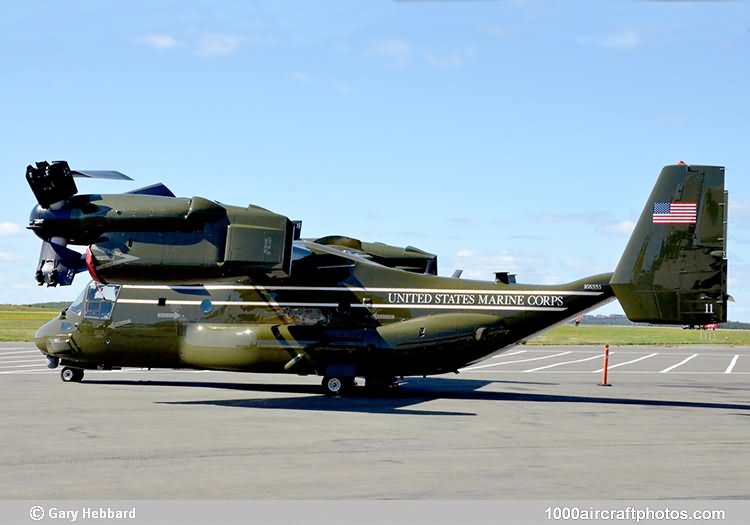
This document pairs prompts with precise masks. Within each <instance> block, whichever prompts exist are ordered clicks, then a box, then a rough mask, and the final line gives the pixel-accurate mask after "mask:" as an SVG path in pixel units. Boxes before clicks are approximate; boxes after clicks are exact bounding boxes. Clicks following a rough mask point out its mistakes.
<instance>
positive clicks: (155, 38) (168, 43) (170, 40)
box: [138, 34, 180, 49]
mask: <svg viewBox="0 0 750 525" xmlns="http://www.w3.org/2000/svg"><path fill="white" fill-rule="evenodd" d="M138 41H139V42H140V43H141V44H144V45H147V46H149V47H153V48H154V49H172V48H175V47H177V46H179V45H180V43H179V42H178V41H177V39H176V38H174V37H173V36H170V35H165V34H153V35H145V36H142V37H140V38H139V39H138Z"/></svg>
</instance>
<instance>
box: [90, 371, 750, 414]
mask: <svg viewBox="0 0 750 525" xmlns="http://www.w3.org/2000/svg"><path fill="white" fill-rule="evenodd" d="M86 382H88V383H93V384H105V385H131V386H169V387H190V388H214V389H223V390H241V391H255V392H277V393H290V394H304V395H303V396H297V397H279V398H249V399H205V400H195V401H157V402H156V403H157V404H165V405H214V406H225V407H237V408H256V409H274V410H312V411H327V412H362V413H376V414H399V415H423V416H476V415H477V414H476V413H474V412H458V411H445V410H418V409H413V408H405V407H409V406H413V405H417V404H419V403H424V402H427V401H434V400H437V399H455V400H464V401H497V402H502V401H506V402H507V401H511V402H518V401H523V402H534V403H589V404H598V405H621V406H645V407H666V408H696V409H719V410H736V411H742V412H739V413H737V415H750V405H746V404H737V403H715V402H701V401H675V400H661V399H637V398H618V397H593V396H573V395H570V396H568V395H559V394H534V393H522V392H494V391H484V390H479V389H480V388H482V387H484V386H487V385H490V384H504V383H505V384H507V383H511V384H515V385H519V384H521V385H553V386H554V385H556V384H557V383H539V382H525V381H494V380H477V379H448V378H430V379H409V381H408V382H407V383H406V384H404V385H403V386H402V387H401V388H398V389H395V390H393V391H387V392H384V393H381V394H373V393H371V392H368V391H367V390H365V389H364V388H355V389H354V390H353V391H352V392H351V393H350V394H348V395H347V396H346V397H333V398H332V397H327V396H324V395H320V388H319V387H318V386H316V385H283V384H246V383H223V382H198V381H164V380H157V381H137V380H136V381H126V380H93V381H91V380H89V381H86ZM315 394H317V395H315ZM744 411H747V412H744Z"/></svg>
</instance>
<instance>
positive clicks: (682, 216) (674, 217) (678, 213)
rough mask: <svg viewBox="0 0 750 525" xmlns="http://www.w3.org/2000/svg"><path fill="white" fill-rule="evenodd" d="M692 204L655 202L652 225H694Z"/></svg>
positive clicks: (695, 205)
mask: <svg viewBox="0 0 750 525" xmlns="http://www.w3.org/2000/svg"><path fill="white" fill-rule="evenodd" d="M697 206H698V205H697V204H695V203H694V202H655V203H654V214H653V216H652V219H651V222H652V223H654V224H695V216H696V210H697Z"/></svg>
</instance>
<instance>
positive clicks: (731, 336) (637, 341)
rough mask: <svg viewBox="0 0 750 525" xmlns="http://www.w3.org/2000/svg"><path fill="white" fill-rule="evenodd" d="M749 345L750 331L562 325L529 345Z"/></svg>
mask: <svg viewBox="0 0 750 525" xmlns="http://www.w3.org/2000/svg"><path fill="white" fill-rule="evenodd" d="M605 343H609V344H610V345H690V344H704V345H748V346H750V330H715V331H711V330H683V329H681V328H680V327H671V326H669V327H660V326H600V325H596V326H586V325H582V326H578V327H576V326H573V325H561V326H558V327H556V328H553V329H552V330H550V331H549V332H545V333H543V334H542V335H540V336H538V337H535V338H533V339H530V340H529V342H528V344H530V345H603V344H605Z"/></svg>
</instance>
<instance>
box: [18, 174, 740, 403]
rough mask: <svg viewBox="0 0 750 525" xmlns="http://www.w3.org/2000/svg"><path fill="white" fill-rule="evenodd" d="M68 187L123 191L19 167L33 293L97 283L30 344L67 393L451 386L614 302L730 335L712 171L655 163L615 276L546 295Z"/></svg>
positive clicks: (152, 189) (282, 221)
mask: <svg viewBox="0 0 750 525" xmlns="http://www.w3.org/2000/svg"><path fill="white" fill-rule="evenodd" d="M74 177H104V178H118V179H126V180H130V179H129V178H128V177H126V176H125V175H122V174H121V173H119V172H114V171H99V172H96V171H73V170H71V169H70V168H69V166H68V164H67V163H66V162H64V161H60V162H53V163H47V162H40V163H36V165H35V166H29V167H28V168H27V172H26V178H27V180H28V182H29V184H30V186H31V189H32V190H33V192H34V195H35V196H36V199H37V201H38V204H37V206H36V207H34V209H33V210H32V212H31V217H30V222H29V226H28V227H29V229H31V230H32V231H33V232H34V233H35V234H36V235H37V236H39V237H40V238H41V239H42V241H43V244H42V252H41V256H40V259H39V264H38V267H37V271H36V280H37V282H38V283H39V284H40V285H42V284H46V285H48V286H56V285H69V284H71V282H72V280H73V277H74V275H75V274H76V273H78V272H83V271H88V273H89V274H90V275H91V277H92V279H93V280H92V281H91V282H90V283H89V285H88V286H87V287H86V288H85V290H84V292H83V294H82V295H81V296H80V297H79V298H78V299H77V300H76V301H74V302H73V303H72V304H71V305H70V306H69V307H68V308H67V309H65V310H63V311H62V312H61V313H60V314H59V315H58V316H57V318H55V319H54V320H52V321H50V322H48V323H47V324H45V325H44V326H43V327H42V328H40V329H39V331H38V332H37V334H36V344H37V346H38V347H39V348H40V349H41V351H42V352H43V353H44V354H46V355H47V357H48V365H49V366H50V367H51V368H54V367H56V366H58V365H62V366H63V367H64V368H62V373H61V376H62V379H63V381H75V382H77V381H81V379H82V378H83V374H84V370H85V369H104V370H108V369H117V368H121V367H140V368H145V367H149V368H189V369H210V370H227V371H235V372H267V373H287V374H301V375H306V374H317V375H319V376H322V377H323V389H324V391H325V392H327V393H329V394H338V393H342V392H344V391H346V390H347V389H348V388H350V387H352V386H353V385H355V378H358V377H359V378H362V377H363V378H365V381H366V386H373V385H379V386H381V387H382V386H384V385H392V384H394V382H395V381H396V378H400V377H403V376H414V375H419V376H423V375H430V374H442V373H446V372H454V371H457V370H458V369H460V368H462V367H465V366H467V365H469V364H471V363H475V362H477V361H480V360H482V359H484V358H486V357H487V356H488V355H491V354H495V353H499V352H502V351H503V350H504V349H506V348H507V347H509V346H510V345H513V344H516V343H519V342H521V341H523V340H525V339H527V338H529V337H531V336H533V335H534V334H536V333H537V332H540V331H542V330H544V329H545V328H548V327H550V326H552V325H554V324H557V323H560V322H562V321H564V320H567V319H569V318H572V317H575V316H577V315H579V314H580V313H581V312H583V311H586V310H590V309H592V308H594V307H596V306H598V305H601V304H602V303H604V302H607V301H609V300H612V299H613V298H617V299H618V300H619V301H620V303H621V304H622V307H623V309H624V310H625V312H626V313H627V315H628V317H629V318H630V319H631V320H633V321H642V322H649V323H671V324H683V325H684V324H692V325H702V324H708V323H715V322H722V321H726V315H727V314H726V302H727V297H728V296H727V261H726V237H727V235H726V224H727V222H726V221H727V193H726V192H725V191H724V168H723V167H718V166H693V165H686V164H684V163H679V164H676V165H671V166H666V167H665V168H664V169H662V171H661V174H660V175H659V178H658V179H657V181H656V185H655V186H654V189H653V191H652V192H651V195H650V197H649V198H648V200H647V201H646V205H645V207H644V209H643V213H642V214H641V217H640V220H639V221H638V224H637V225H636V227H635V230H634V232H633V234H632V237H631V238H630V241H629V242H628V244H627V247H626V248H625V252H624V253H623V255H622V258H621V259H620V261H619V264H618V265H617V268H616V269H615V271H614V272H613V273H605V274H600V275H593V276H590V277H584V278H582V279H579V280H577V281H574V282H570V283H566V284H561V285H557V286H550V285H534V284H520V283H516V282H515V279H514V278H513V276H512V275H508V274H507V273H503V272H498V274H497V278H496V280H495V281H491V282H485V281H475V280H465V279H459V278H457V277H454V278H452V277H442V276H438V275H437V257H436V256H435V255H432V254H430V253H427V252H424V251H422V250H418V249H416V248H412V247H406V248H398V247H394V246H389V245H386V244H382V243H370V242H362V241H360V240H358V239H353V238H350V237H344V236H340V235H333V236H328V237H321V238H319V239H314V240H313V239H302V238H300V236H299V230H300V223H296V222H293V221H291V220H289V219H288V218H287V217H285V216H283V215H279V214H276V213H273V212H271V211H269V210H266V209H263V208H260V207H257V206H253V205H251V206H247V207H236V206H227V205H224V204H220V203H218V202H215V201H211V200H208V199H205V198H202V197H193V198H177V197H175V196H174V194H173V193H172V192H171V191H170V190H169V189H167V187H165V186H164V185H162V184H156V185H153V186H149V187H145V188H141V189H137V190H134V191H130V192H127V193H123V194H111V195H79V194H77V188H76V185H75V181H74ZM67 245H81V246H86V247H87V248H86V250H85V254H81V253H79V252H77V251H73V250H71V249H69V248H67V247H66V246H67Z"/></svg>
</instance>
